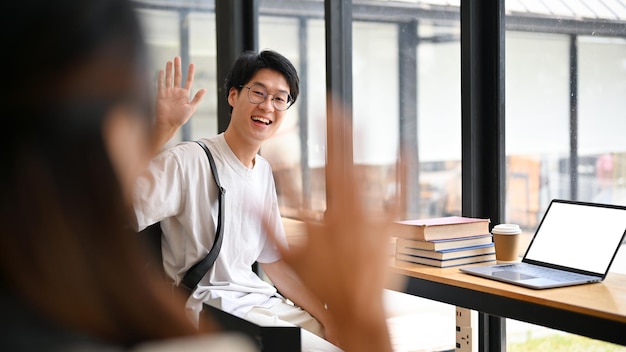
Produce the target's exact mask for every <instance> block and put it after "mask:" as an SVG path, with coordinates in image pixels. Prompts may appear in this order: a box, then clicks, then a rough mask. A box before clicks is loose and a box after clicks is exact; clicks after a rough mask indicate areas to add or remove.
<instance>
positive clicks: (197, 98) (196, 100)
mask: <svg viewBox="0 0 626 352" xmlns="http://www.w3.org/2000/svg"><path fill="white" fill-rule="evenodd" d="M205 93H206V89H204V88H202V89H200V90H199V91H197V92H196V94H195V95H194V96H193V99H192V100H191V102H190V104H191V105H192V106H193V107H194V109H195V108H196V107H197V106H198V104H200V101H202V97H204V94H205Z"/></svg>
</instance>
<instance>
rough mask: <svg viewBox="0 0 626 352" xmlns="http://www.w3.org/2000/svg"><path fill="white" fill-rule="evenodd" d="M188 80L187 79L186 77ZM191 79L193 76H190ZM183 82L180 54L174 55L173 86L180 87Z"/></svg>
mask: <svg viewBox="0 0 626 352" xmlns="http://www.w3.org/2000/svg"><path fill="white" fill-rule="evenodd" d="M188 80H189V79H188ZM192 81H193V78H192ZM182 82H183V69H182V63H181V59H180V56H176V57H174V87H180V86H181V83H182Z"/></svg>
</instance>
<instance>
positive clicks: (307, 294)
mask: <svg viewBox="0 0 626 352" xmlns="http://www.w3.org/2000/svg"><path fill="white" fill-rule="evenodd" d="M260 265H261V269H262V270H263V272H264V273H265V274H267V276H268V277H269V278H270V280H271V281H272V283H273V284H274V286H276V289H278V291H279V292H280V293H281V294H282V295H283V296H285V297H286V298H288V299H289V300H291V301H292V302H293V303H294V304H295V305H297V306H299V307H300V308H302V309H304V310H306V311H307V312H308V313H309V314H311V315H312V316H313V317H315V319H317V321H319V322H320V323H321V324H322V325H323V326H324V334H325V335H326V336H325V338H326V339H327V340H328V341H330V342H331V343H334V344H336V345H338V341H337V340H336V339H335V334H334V328H333V324H332V321H331V318H330V315H329V314H328V311H327V310H326V306H325V304H324V303H323V302H322V301H321V300H320V299H319V298H317V297H316V296H315V295H314V294H313V292H311V291H310V290H309V289H308V288H307V287H306V286H305V285H304V284H303V283H302V281H300V279H299V278H298V275H297V274H296V273H295V272H294V271H293V270H292V269H291V267H289V266H288V265H287V264H286V263H285V262H283V261H282V260H278V261H275V262H273V263H260Z"/></svg>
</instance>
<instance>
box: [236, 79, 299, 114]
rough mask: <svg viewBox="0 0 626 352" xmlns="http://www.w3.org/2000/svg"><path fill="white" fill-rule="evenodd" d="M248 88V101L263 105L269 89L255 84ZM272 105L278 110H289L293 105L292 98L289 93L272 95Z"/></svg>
mask: <svg viewBox="0 0 626 352" xmlns="http://www.w3.org/2000/svg"><path fill="white" fill-rule="evenodd" d="M246 88H248V100H250V102H251V103H253V104H261V103H262V102H264V101H265V99H267V97H268V93H267V89H265V87H263V86H262V85H259V84H253V85H251V86H250V87H246ZM272 95H273V96H274V98H273V99H272V104H273V105H274V107H275V108H276V109H277V110H287V108H289V106H290V105H291V97H290V96H289V94H288V93H287V92H277V93H276V94H272Z"/></svg>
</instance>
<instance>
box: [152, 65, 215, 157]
mask: <svg viewBox="0 0 626 352" xmlns="http://www.w3.org/2000/svg"><path fill="white" fill-rule="evenodd" d="M181 66H182V64H181V59H180V57H179V56H176V57H175V58H174V62H173V63H172V61H168V62H167V64H166V65H165V70H160V71H159V78H158V87H157V98H156V122H155V126H154V136H153V146H154V150H155V151H156V150H158V149H159V148H161V147H162V146H163V145H164V144H165V143H166V142H167V141H168V140H169V139H170V138H172V136H174V134H175V133H176V131H178V129H179V128H180V126H182V125H184V124H185V123H186V122H187V121H188V120H189V118H191V115H193V114H194V113H195V112H196V109H197V107H198V104H199V103H200V101H201V100H202V97H203V96H204V94H205V93H206V89H200V90H198V92H196V94H195V95H194V97H193V99H191V100H190V99H189V98H190V96H191V87H192V85H193V80H194V73H195V65H194V64H190V65H189V68H188V70H187V79H186V80H185V85H184V86H183V85H182V83H183V82H182V81H183V72H182V67H181Z"/></svg>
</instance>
